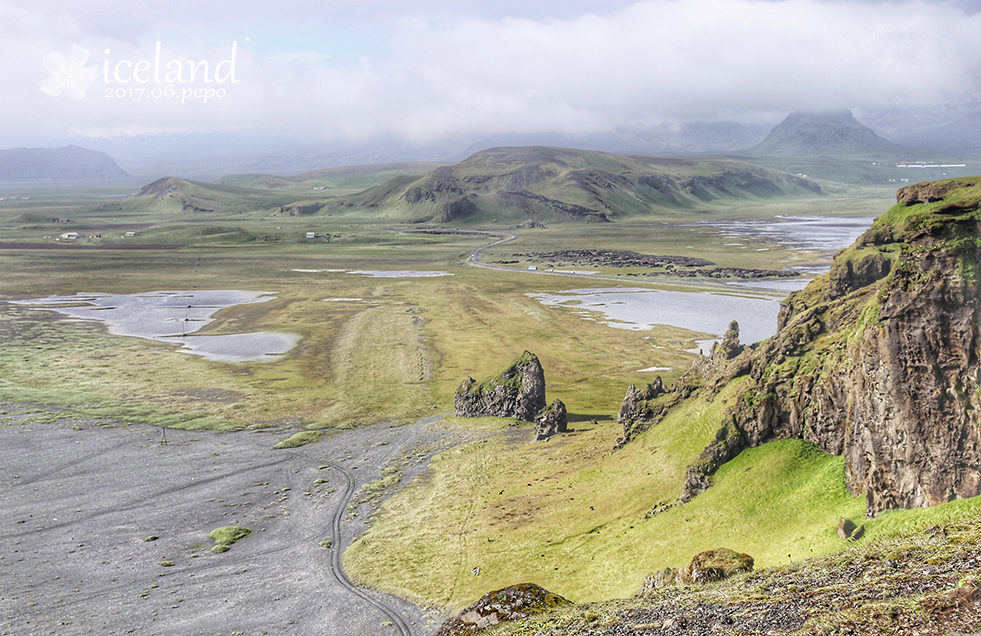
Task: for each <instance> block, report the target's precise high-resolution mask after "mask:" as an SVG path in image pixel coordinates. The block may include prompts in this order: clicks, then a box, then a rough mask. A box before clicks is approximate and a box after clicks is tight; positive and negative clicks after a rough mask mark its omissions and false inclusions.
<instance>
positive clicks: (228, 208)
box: [122, 177, 306, 215]
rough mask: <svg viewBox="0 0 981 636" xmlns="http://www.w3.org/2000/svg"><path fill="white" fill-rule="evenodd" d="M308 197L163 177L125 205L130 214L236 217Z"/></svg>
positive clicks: (124, 203) (130, 198)
mask: <svg viewBox="0 0 981 636" xmlns="http://www.w3.org/2000/svg"><path fill="white" fill-rule="evenodd" d="M305 196H306V195H305V194H301V193H297V192H289V191H283V192H281V191H276V190H259V189H256V188H244V187H240V186H234V185H222V184H215V183H204V182H201V181H191V180H189V179H178V178H176V177H164V178H163V179H157V180H156V181H154V182H153V183H150V184H147V185H145V186H143V188H142V189H141V190H140V191H139V192H137V193H136V194H134V195H133V196H131V197H129V198H127V199H126V200H124V201H123V202H122V207H123V209H125V210H128V211H134V212H136V211H154V212H159V213H161V214H181V213H184V214H198V215H200V214H214V213H218V214H237V213H243V212H253V211H260V210H269V209H277V208H282V207H283V206H287V205H289V204H292V203H294V202H296V201H297V200H298V199H301V198H304V197H305Z"/></svg>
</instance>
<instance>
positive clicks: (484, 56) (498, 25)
mask: <svg viewBox="0 0 981 636" xmlns="http://www.w3.org/2000/svg"><path fill="white" fill-rule="evenodd" d="M47 4H48V5H49V6H47V7H38V8H37V9H36V10H33V11H32V10H27V9H23V8H14V7H13V6H12V5H9V4H0V59H3V60H5V61H6V62H5V66H4V67H3V68H2V69H0V80H2V81H3V83H4V85H5V88H6V90H5V92H4V93H3V94H2V95H0V108H3V109H4V112H5V114H6V115H7V117H6V118H5V122H4V123H2V124H0V135H6V136H7V137H10V138H12V137H15V136H17V135H18V134H20V135H21V136H30V135H32V134H33V135H36V136H38V137H42V136H45V135H47V136H51V135H56V134H57V133H58V131H67V130H100V131H116V132H120V131H125V130H161V131H170V132H178V131H188V130H191V131H252V132H255V131H261V132H263V133H271V132H276V133H279V134H293V135H297V136H306V137H313V138H322V139H326V140H331V139H366V138H378V137H386V136H396V137H400V138H403V139H406V140H409V141H416V142H424V141H427V140H430V139H434V138H439V137H441V136H446V135H451V134H461V135H463V134H470V135H481V134H492V133H495V132H536V131H554V132H581V133H588V132H597V131H602V130H604V129H606V128H611V127H615V126H624V125H626V126H631V125H642V124H649V123H652V122H660V121H667V120H677V119H681V120H695V119H713V118H732V119H745V120H749V119H751V118H754V117H758V116H759V114H760V113H771V114H783V113H786V112H788V111H790V110H801V109H811V110H818V109H822V110H823V109H841V108H853V109H857V110H875V109H886V108H892V109H895V108H899V107H902V108H906V107H929V106H932V105H938V104H944V103H951V102H955V103H956V102H966V101H972V100H974V101H976V100H977V99H978V97H979V96H981V47H979V46H978V45H977V34H978V33H981V13H977V12H976V9H977V7H976V6H975V5H976V4H977V2H974V1H973V0H963V1H961V2H950V3H942V2H940V3H938V2H923V1H917V0H903V1H899V2H888V3H887V2H846V1H843V0H834V1H827V0H777V1H765V0H650V1H646V2H635V3H632V4H631V3H627V2H619V3H604V4H599V3H594V2H586V1H580V2H565V3H561V4H560V3H553V2H538V3H525V4H520V5H519V4H517V3H516V2H515V3H510V4H509V3H504V4H501V3H494V4H492V3H489V2H481V1H478V0H470V1H469V2H456V3H453V2H449V0H428V1H427V2H422V3H411V4H407V3H403V2H399V3H395V2H394V1H392V2H388V1H382V0H376V1H374V2H368V3H366V2H354V1H353V0H351V1H348V0H345V1H344V2H332V3H329V4H328V5H323V4H322V3H319V2H313V1H312V0H310V1H307V0H303V1H302V2H295V3H291V4H290V5H289V6H287V7H281V6H278V5H277V6H275V8H270V5H268V3H264V2H263V3H260V2H257V1H256V2H253V1H252V0H249V1H248V2H238V3H231V2H225V1H221V2H212V3H206V4H204V5H201V4H199V3H191V2H189V0H179V1H178V2H175V3H173V4H168V6H167V8H162V7H155V8H153V7H144V6H140V5H137V4H134V3H120V2H116V1H115V0H97V1H90V2H87V3H74V2H73V3H68V2H61V1H55V2H49V3H47ZM79 5H82V6H79ZM408 7H411V11H410V9H409V8H408ZM972 12H973V13H972ZM509 15H515V16H518V17H509ZM556 16H557V17H556ZM127 29H129V31H128V30H127ZM311 29H312V31H311ZM318 29H319V30H320V31H318ZM301 30H302V35H303V37H299V35H300V32H301ZM321 31H322V33H323V38H322V40H318V37H317V34H318V33H319V32H321ZM291 32H295V33H297V35H298V37H297V38H296V44H295V48H290V46H291V44H290V38H289V34H290V33H291ZM366 33H370V34H372V37H371V38H366V37H364V34H366ZM264 35H265V36H266V37H265V40H266V42H267V43H269V42H272V41H273V40H275V43H276V47H275V50H270V51H271V52H267V50H266V49H264V48H263V39H264ZM246 36H248V37H249V38H250V41H249V42H246V41H245V39H244V38H245V37H246ZM158 39H160V40H163V42H164V44H163V47H164V49H165V51H166V52H167V54H168V55H172V56H174V57H182V58H183V59H185V60H188V59H190V60H198V61H200V60H210V61H211V64H212V65H214V64H216V63H217V62H218V61H219V60H222V59H226V58H227V51H228V47H229V46H230V44H231V41H232V40H233V39H236V40H239V48H238V53H237V54H238V57H237V64H238V66H237V71H238V76H239V78H240V79H241V82H239V83H238V84H236V85H234V86H231V85H228V86H225V88H226V95H225V97H224V98H223V99H218V98H216V99H213V100H211V101H210V102H209V103H208V104H204V103H200V102H199V101H193V100H192V101H184V102H181V103H178V102H175V101H171V102H167V101H157V102H142V103H135V102H132V100H129V99H125V100H124V99H116V98H108V97H105V96H104V95H105V94H106V89H108V88H113V86H108V85H105V84H104V83H103V80H104V78H103V76H102V75H101V74H100V76H99V77H97V78H96V80H95V83H94V84H93V85H92V86H91V87H90V88H89V90H88V91H87V96H86V98H85V99H84V100H71V101H72V102H73V103H71V104H63V103H62V104H54V103H53V102H56V101H58V100H55V99H54V98H52V97H50V96H48V95H45V94H43V93H42V92H41V91H40V90H39V89H38V85H39V83H40V82H41V81H42V80H43V79H44V78H45V71H44V68H43V66H42V65H41V60H42V57H43V56H44V55H46V54H49V53H51V52H53V51H68V50H70V49H71V47H72V46H73V45H76V44H77V45H79V46H82V47H85V48H87V49H89V50H91V51H92V56H91V58H90V60H89V63H90V64H91V63H97V64H100V70H101V69H102V68H103V67H102V66H101V64H102V63H103V61H105V60H107V59H108V60H109V61H110V63H111V64H115V63H116V62H117V61H118V60H121V59H129V60H132V61H134V62H136V61H138V60H141V59H150V58H151V57H152V55H153V48H154V43H155V42H156V41H157V40H158ZM369 39H370V40H372V41H370V42H369V41H368V40H369ZM253 42H254V46H253ZM332 46H333V48H332ZM284 47H285V50H284ZM338 47H342V48H343V51H340V49H338ZM107 48H108V49H110V50H111V54H109V55H106V54H104V53H103V51H104V50H105V49H107ZM335 49H337V50H335ZM168 59H169V58H168ZM115 88H118V86H115ZM100 91H101V92H100ZM62 101H64V100H62Z"/></svg>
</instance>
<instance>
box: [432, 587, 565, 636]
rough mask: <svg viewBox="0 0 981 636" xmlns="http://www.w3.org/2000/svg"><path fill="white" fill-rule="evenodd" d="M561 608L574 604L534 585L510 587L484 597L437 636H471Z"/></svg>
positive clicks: (447, 622)
mask: <svg viewBox="0 0 981 636" xmlns="http://www.w3.org/2000/svg"><path fill="white" fill-rule="evenodd" d="M562 605H572V602H571V601H569V600H567V599H565V598H562V597H561V596H559V595H558V594H553V593H552V592H549V591H548V590H546V589H545V588H543V587H541V586H538V585H535V584H534V583H522V584H519V585H509V586H508V587H505V588H502V589H500V590H495V591H493V592H489V593H487V594H485V595H484V596H482V597H481V598H480V600H479V601H477V602H476V603H474V604H473V605H471V606H470V607H468V608H466V609H465V610H463V611H462V612H460V614H459V615H458V616H455V617H454V618H451V619H449V620H448V621H446V622H445V623H443V625H442V626H441V627H440V628H439V631H437V632H436V634H435V635H434V636H469V635H470V634H477V633H479V632H482V631H484V630H486V629H487V628H489V627H493V626H494V625H498V624H500V623H503V622H505V621H515V620H520V619H522V618H527V617H528V616H531V615H533V614H540V613H542V612H544V611H546V610H550V609H553V608H555V607H560V606H562Z"/></svg>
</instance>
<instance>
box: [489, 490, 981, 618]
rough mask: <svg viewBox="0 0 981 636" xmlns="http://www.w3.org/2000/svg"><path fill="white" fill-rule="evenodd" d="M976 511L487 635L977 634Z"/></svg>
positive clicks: (555, 613)
mask: <svg viewBox="0 0 981 636" xmlns="http://www.w3.org/2000/svg"><path fill="white" fill-rule="evenodd" d="M947 505H949V504H945V505H944V506H939V507H938V508H946V507H947ZM979 512H981V511H979V510H978V509H977V508H974V509H973V510H970V511H967V510H962V511H960V512H959V513H958V515H957V516H954V517H950V518H947V519H946V520H944V521H942V522H939V523H937V524H933V525H931V526H930V527H926V528H921V529H919V530H909V531H906V532H904V533H902V534H899V535H897V536H893V537H890V538H888V539H876V540H866V541H863V542H861V543H858V544H855V545H852V546H850V547H848V548H847V549H845V550H842V551H839V552H838V553H836V554H833V555H828V556H823V557H817V558H810V559H807V560H804V561H798V562H795V563H793V564H786V565H782V566H778V567H771V568H757V571H755V572H754V573H752V574H746V575H740V576H736V577H733V578H732V579H729V580H727V581H723V582H720V583H714V584H709V585H689V586H678V587H674V586H672V587H665V588H660V589H658V590H655V591H654V592H653V593H650V594H645V595H643V596H635V597H632V598H626V599H623V600H614V601H605V602H600V603H587V604H580V605H576V606H572V607H563V608H556V609H554V610H552V611H550V612H547V613H545V614H541V615H537V616H533V617H530V618H528V619H525V620H520V621H516V622H513V623H504V624H502V625H500V626H499V627H497V628H491V629H490V630H488V631H487V634H488V636H490V635H491V634H495V635H499V636H503V635H508V636H531V635H532V634H565V635H569V636H586V635H598V634H629V633H636V632H641V633H650V632H654V633H657V631H659V630H662V629H664V630H666V631H667V630H671V629H672V628H673V629H684V630H689V631H691V632H692V633H703V632H704V633H713V632H719V633H781V634H783V633H786V634H861V635H865V634H923V635H924V636H933V635H937V636H946V635H947V634H951V633H974V632H976V631H977V630H978V629H979V628H981V614H979V613H978V611H977V603H978V602H979V601H981V577H979V576H978V563H979V561H981V535H979V532H978V528H979V527H981V525H979V521H981V516H979Z"/></svg>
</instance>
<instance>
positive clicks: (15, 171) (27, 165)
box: [0, 146, 130, 181]
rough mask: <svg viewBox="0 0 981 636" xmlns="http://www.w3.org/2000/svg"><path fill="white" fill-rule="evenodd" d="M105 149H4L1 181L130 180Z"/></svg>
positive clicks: (127, 174) (1, 163)
mask: <svg viewBox="0 0 981 636" xmlns="http://www.w3.org/2000/svg"><path fill="white" fill-rule="evenodd" d="M128 178H130V174H129V173H127V172H126V171H125V170H123V169H122V168H120V167H119V166H118V165H116V162H115V161H114V160H113V159H112V157H110V156H109V155H107V154H106V153H104V152H99V151H97V150H87V149H85V148H80V147H78V146H65V147H63V148H14V149H11V150H0V181H38V180H51V181H69V180H78V179H84V180H116V179H128Z"/></svg>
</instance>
